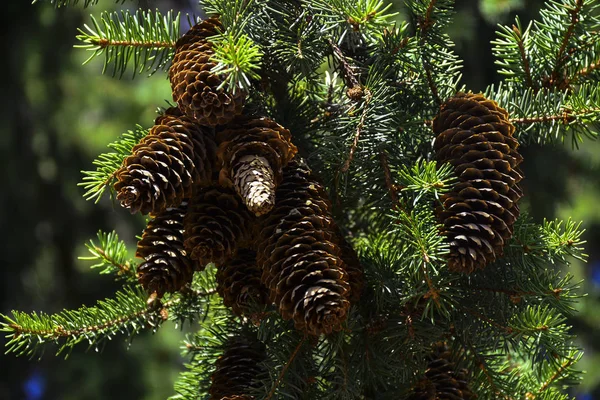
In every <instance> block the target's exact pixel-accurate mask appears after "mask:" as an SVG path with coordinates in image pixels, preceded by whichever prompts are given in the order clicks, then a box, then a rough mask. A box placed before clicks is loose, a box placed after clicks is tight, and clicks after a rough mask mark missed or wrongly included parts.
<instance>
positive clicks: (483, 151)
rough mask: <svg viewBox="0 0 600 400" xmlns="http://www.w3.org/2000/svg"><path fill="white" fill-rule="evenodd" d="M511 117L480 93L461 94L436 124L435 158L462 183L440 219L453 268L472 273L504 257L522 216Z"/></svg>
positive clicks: (445, 200)
mask: <svg viewBox="0 0 600 400" xmlns="http://www.w3.org/2000/svg"><path fill="white" fill-rule="evenodd" d="M514 130H515V127H514V126H513V125H512V124H511V123H510V122H509V119H508V113H507V112H506V111H505V110H504V109H503V108H501V107H499V106H498V104H497V103H496V102H495V101H492V100H488V99H486V98H485V97H483V96H482V95H481V94H472V93H469V94H465V93H458V94H457V95H456V96H454V97H452V98H450V99H449V100H447V101H446V102H445V103H444V104H443V105H442V107H441V110H440V113H439V114H438V116H437V117H436V118H435V119H434V121H433V131H434V133H436V134H437V137H436V139H435V144H434V147H435V151H436V159H437V161H438V163H439V164H440V165H441V164H442V163H446V162H449V163H450V164H452V165H453V166H454V171H455V173H456V175H457V176H458V183H457V184H456V185H455V186H454V187H453V188H452V190H451V191H450V192H449V193H447V194H445V195H444V196H443V197H442V199H441V200H442V206H441V207H439V208H438V210H437V215H438V218H439V219H440V221H441V222H442V223H443V224H444V232H443V233H444V234H445V235H446V236H447V237H448V240H449V242H450V256H449V262H448V266H449V268H450V269H451V270H452V271H459V272H465V273H471V272H473V271H474V270H476V269H479V268H483V267H485V265H486V264H488V263H489V262H492V261H494V260H495V259H496V258H497V257H499V256H501V255H502V252H503V247H504V244H505V242H506V241H507V240H508V239H509V238H510V237H511V236H512V232H513V225H514V222H515V220H516V219H517V217H518V216H519V207H518V205H517V202H518V201H519V199H520V198H521V196H522V195H523V192H522V191H521V189H520V187H519V185H518V182H519V181H520V180H521V179H523V177H522V175H521V172H520V170H519V169H518V165H519V164H520V163H521V161H522V160H523V157H521V155H520V154H519V153H518V152H517V148H518V146H519V144H518V143H517V140H516V139H515V138H514V137H513V136H512V135H513V133H514Z"/></svg>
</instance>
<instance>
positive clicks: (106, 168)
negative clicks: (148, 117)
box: [78, 125, 148, 203]
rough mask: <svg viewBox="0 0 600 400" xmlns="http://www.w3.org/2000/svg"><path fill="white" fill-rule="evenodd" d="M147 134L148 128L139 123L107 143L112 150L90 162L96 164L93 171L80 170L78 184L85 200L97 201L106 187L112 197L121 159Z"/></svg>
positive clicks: (121, 162)
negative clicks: (131, 129) (80, 177)
mask: <svg viewBox="0 0 600 400" xmlns="http://www.w3.org/2000/svg"><path fill="white" fill-rule="evenodd" d="M147 134H148V130H147V129H144V128H142V127H141V126H140V125H138V126H137V127H136V129H135V130H133V131H127V132H125V133H123V134H122V135H121V137H120V138H119V139H118V140H116V141H115V142H113V143H110V144H109V145H108V147H109V148H111V149H112V150H114V151H113V152H110V153H103V154H100V155H99V156H98V158H96V159H95V160H94V161H93V162H92V164H93V165H95V166H96V170H95V171H81V172H82V174H83V175H84V176H83V179H82V181H81V182H80V183H79V184H78V185H79V186H82V187H83V188H84V189H85V190H86V192H85V193H84V195H83V197H84V198H85V199H86V200H94V202H95V203H97V202H98V201H100V198H101V197H102V195H103V194H104V192H105V191H106V189H107V188H108V189H109V191H110V195H111V196H110V197H111V198H113V197H114V191H113V184H114V182H115V180H116V176H115V173H116V172H117V170H118V169H119V168H120V167H121V165H122V164H123V160H124V159H125V158H126V157H127V156H129V155H130V154H131V151H132V149H133V147H134V146H135V145H136V144H138V143H139V142H140V140H141V139H142V138H143V137H144V136H146V135H147Z"/></svg>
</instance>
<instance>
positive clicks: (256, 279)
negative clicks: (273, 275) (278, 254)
mask: <svg viewBox="0 0 600 400" xmlns="http://www.w3.org/2000/svg"><path fill="white" fill-rule="evenodd" d="M261 274H262V272H261V270H260V268H258V266H257V265H256V252H255V251H253V250H247V249H241V250H239V251H238V253H237V255H236V257H235V258H234V259H233V260H231V261H229V262H228V263H226V264H224V265H223V266H222V267H219V269H218V270H217V276H216V278H217V292H219V294H220V295H221V297H222V298H223V304H225V305H226V306H227V307H231V308H232V310H233V312H234V314H236V315H243V314H247V312H248V311H249V307H250V306H252V305H253V304H256V305H266V304H268V303H269V295H268V289H267V288H266V287H264V286H263V284H262V283H261V281H260V278H261Z"/></svg>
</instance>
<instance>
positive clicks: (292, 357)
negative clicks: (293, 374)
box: [265, 336, 306, 400]
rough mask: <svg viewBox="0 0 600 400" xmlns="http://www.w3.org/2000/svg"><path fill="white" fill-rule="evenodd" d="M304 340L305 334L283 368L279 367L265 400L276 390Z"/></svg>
mask: <svg viewBox="0 0 600 400" xmlns="http://www.w3.org/2000/svg"><path fill="white" fill-rule="evenodd" d="M305 340H306V336H304V337H303V338H302V340H301V341H300V343H298V346H296V348H295V349H294V351H293V352H292V355H291V356H290V358H289V360H287V362H286V363H285V365H284V366H283V368H282V369H281V372H280V373H279V376H278V377H277V380H276V381H275V383H274V384H273V387H272V388H271V391H270V392H269V394H268V396H267V398H266V399H265V400H271V398H272V397H273V395H274V394H275V390H277V387H278V386H279V384H280V383H281V380H282V379H283V377H284V376H285V373H286V372H287V370H288V368H289V367H290V365H291V364H292V362H293V361H294V359H295V358H296V356H297V355H298V352H299V351H300V348H301V347H302V345H303V344H304V341H305Z"/></svg>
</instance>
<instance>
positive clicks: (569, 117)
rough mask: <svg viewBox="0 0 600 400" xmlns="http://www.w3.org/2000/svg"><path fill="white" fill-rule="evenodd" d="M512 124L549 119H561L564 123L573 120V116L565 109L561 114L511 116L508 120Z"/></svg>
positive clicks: (534, 122) (542, 121) (539, 121)
mask: <svg viewBox="0 0 600 400" xmlns="http://www.w3.org/2000/svg"><path fill="white" fill-rule="evenodd" d="M509 121H510V122H511V123H513V124H536V123H544V122H551V121H561V122H562V123H563V124H564V125H567V124H569V123H570V122H573V121H575V116H574V115H573V114H570V113H569V112H568V111H567V110H565V111H564V112H563V114H562V115H542V116H539V117H525V118H511V119H510V120H509Z"/></svg>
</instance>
